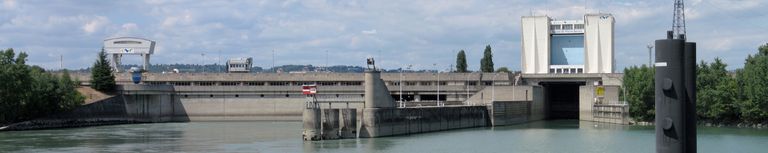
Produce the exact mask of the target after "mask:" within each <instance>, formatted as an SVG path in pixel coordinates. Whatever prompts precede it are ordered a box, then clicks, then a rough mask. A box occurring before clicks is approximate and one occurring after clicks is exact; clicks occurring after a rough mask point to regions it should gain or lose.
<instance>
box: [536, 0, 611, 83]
mask: <svg viewBox="0 0 768 153" xmlns="http://www.w3.org/2000/svg"><path fill="white" fill-rule="evenodd" d="M613 26H614V18H613V15H611V14H586V15H584V18H583V19H579V20H553V19H552V18H550V17H548V16H523V17H522V58H521V59H522V73H523V74H577V73H592V74H595V73H613V72H614V69H615V64H614V47H613V36H614V27H613Z"/></svg>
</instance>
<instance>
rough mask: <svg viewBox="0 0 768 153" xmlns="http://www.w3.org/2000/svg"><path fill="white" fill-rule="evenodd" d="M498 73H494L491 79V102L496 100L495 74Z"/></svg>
mask: <svg viewBox="0 0 768 153" xmlns="http://www.w3.org/2000/svg"><path fill="white" fill-rule="evenodd" d="M498 75H499V73H494V74H493V79H491V102H494V101H496V76H498Z"/></svg>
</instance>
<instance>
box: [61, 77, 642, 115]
mask: <svg viewBox="0 0 768 153" xmlns="http://www.w3.org/2000/svg"><path fill="white" fill-rule="evenodd" d="M142 75H143V76H142V77H143V81H142V82H141V84H138V85H135V84H133V83H132V82H131V80H130V75H129V74H127V73H116V81H117V83H118V91H117V95H115V96H114V97H112V98H109V99H105V100H101V101H99V102H95V103H91V104H86V105H84V106H82V107H80V108H77V109H76V110H75V111H73V112H70V113H64V114H59V115H56V118H53V119H48V120H56V121H62V120H63V121H68V122H76V121H88V122H89V123H90V122H94V124H99V123H95V122H99V121H101V122H104V121H108V122H116V123H117V122H186V121H228V120H239V121H250V120H267V121H277V120H290V121H300V120H302V110H303V108H305V106H306V102H307V99H306V96H304V95H302V94H301V85H305V84H316V85H317V90H318V91H319V92H318V94H317V95H315V98H317V107H319V108H323V109H355V112H356V114H357V116H356V118H362V117H364V115H363V114H364V113H363V110H364V107H365V103H364V102H365V95H366V93H365V87H364V84H365V80H364V73H171V74H160V73H144V74H142ZM73 76H74V77H76V78H77V79H79V80H81V81H82V82H83V85H88V82H90V76H89V74H82V73H74V74H73ZM380 77H381V79H382V82H381V83H382V84H383V86H386V89H387V90H386V92H388V93H389V97H390V98H391V99H393V100H394V101H395V103H394V105H395V107H398V108H400V107H405V108H411V107H429V106H438V105H439V104H442V106H445V107H452V106H486V107H488V106H493V107H496V108H497V109H493V110H494V111H489V112H487V113H491V114H493V113H495V114H504V113H500V112H502V111H505V112H506V111H513V110H515V112H521V111H520V110H526V109H527V108H528V107H530V109H528V111H529V112H525V113H522V114H525V115H528V116H527V117H518V118H517V120H523V119H528V120H531V119H558V118H565V119H580V120H588V121H601V122H611V123H623V124H626V123H627V122H628V121H627V117H626V114H627V113H626V112H627V111H628V108H627V107H626V106H625V105H622V104H620V103H616V102H617V101H618V93H619V91H620V90H619V87H618V86H616V85H618V84H620V83H621V82H620V80H619V79H617V78H621V75H616V74H543V75H542V74H539V75H526V74H515V73H381V74H380ZM595 81H602V82H604V84H605V85H604V86H603V88H604V89H605V90H604V98H603V100H602V101H603V102H602V103H598V102H596V99H598V97H597V93H596V92H595V91H596V90H595V89H596V88H598V86H594V85H591V82H595ZM563 87H565V88H563ZM381 95H387V94H381ZM563 95H567V96H563ZM85 96H86V97H89V95H85ZM438 101H439V102H440V103H438ZM526 102H527V103H526ZM504 103H508V104H504ZM518 105H520V106H518ZM521 106H525V108H526V109H520V108H521ZM502 108H503V109H502ZM532 110H539V112H537V111H532ZM495 122H510V123H514V121H498V120H490V121H489V123H495ZM445 124H447V123H445ZM88 125H90V124H88Z"/></svg>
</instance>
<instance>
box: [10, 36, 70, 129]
mask: <svg viewBox="0 0 768 153" xmlns="http://www.w3.org/2000/svg"><path fill="white" fill-rule="evenodd" d="M26 60H27V54H26V53H24V52H20V53H19V54H18V56H16V55H15V53H14V51H13V49H7V50H4V51H0V80H4V81H0V125H4V124H8V123H13V122H17V121H22V120H27V119H32V118H36V117H42V116H46V115H50V114H53V113H57V112H62V111H67V110H71V109H72V108H74V107H76V106H79V105H81V104H82V102H83V100H84V99H85V98H84V97H83V96H82V95H80V93H78V92H77V91H76V90H75V89H74V87H75V85H76V84H75V83H73V81H72V80H71V78H70V77H69V73H68V72H66V71H64V72H63V74H62V76H61V77H58V76H55V75H51V74H50V73H47V72H45V70H44V69H43V68H40V67H38V66H28V65H26Z"/></svg>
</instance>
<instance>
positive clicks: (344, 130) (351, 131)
mask: <svg viewBox="0 0 768 153" xmlns="http://www.w3.org/2000/svg"><path fill="white" fill-rule="evenodd" d="M339 120H340V123H341V128H340V129H341V138H356V137H357V109H354V108H351V109H341V116H339Z"/></svg>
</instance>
